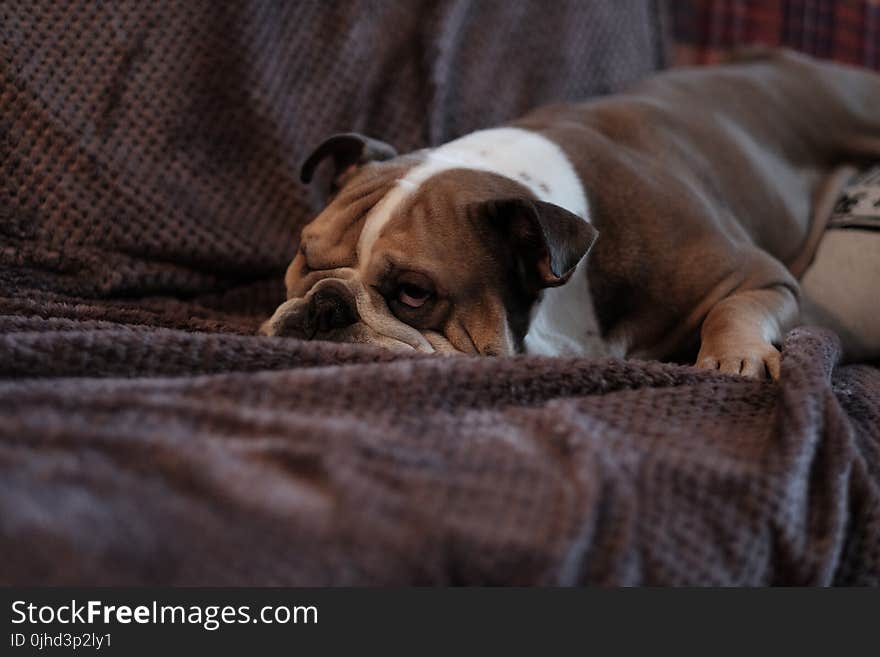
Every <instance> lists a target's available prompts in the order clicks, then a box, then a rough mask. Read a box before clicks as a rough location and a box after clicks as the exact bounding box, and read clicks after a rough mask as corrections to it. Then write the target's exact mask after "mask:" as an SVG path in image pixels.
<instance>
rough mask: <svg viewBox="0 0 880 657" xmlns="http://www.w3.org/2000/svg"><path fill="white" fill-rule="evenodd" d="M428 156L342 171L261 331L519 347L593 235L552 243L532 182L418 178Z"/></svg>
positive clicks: (472, 350) (448, 173)
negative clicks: (544, 293) (533, 313)
mask: <svg viewBox="0 0 880 657" xmlns="http://www.w3.org/2000/svg"><path fill="white" fill-rule="evenodd" d="M419 163H420V157H419V155H418V154H416V155H412V156H406V157H398V158H394V159H392V160H389V161H386V162H381V163H377V162H371V163H368V164H365V165H363V166H359V167H356V168H355V167H352V168H350V169H349V171H348V172H347V173H346V175H344V176H342V177H341V178H340V179H339V180H338V185H339V191H338V192H337V193H336V195H335V196H334V197H333V198H332V200H331V201H330V203H329V204H328V205H327V207H326V208H325V209H324V211H323V212H321V213H320V214H319V215H318V216H317V217H316V218H315V219H314V220H313V221H312V222H311V223H310V224H308V225H307V226H306V227H305V228H304V229H303V232H302V237H301V241H300V247H299V251H298V252H297V254H296V256H295V258H294V259H293V261H292V262H291V264H290V266H289V267H288V269H287V274H286V276H285V283H286V286H287V297H288V300H287V301H286V302H285V303H283V304H282V305H281V306H279V308H278V309H277V310H276V311H275V314H274V315H273V316H272V317H271V318H270V319H269V320H267V321H266V322H265V323H264V325H263V327H262V328H261V332H263V333H265V334H268V335H289V336H293V337H298V338H302V339H320V340H331V341H343V342H360V343H370V344H377V345H381V346H385V347H389V348H396V349H414V350H417V351H423V352H452V353H456V352H457V353H465V354H481V355H503V354H511V353H515V352H516V351H518V350H519V349H520V345H521V343H522V339H523V337H524V335H525V333H526V330H527V327H528V317H529V312H530V310H531V308H532V306H533V305H534V303H535V301H536V299H537V298H538V296H539V294H540V291H541V289H543V288H544V287H547V286H548V285H558V284H561V283H563V282H564V281H565V280H566V278H567V276H568V275H569V274H570V270H571V269H572V268H573V266H574V264H576V262H577V260H578V259H579V258H580V256H581V255H583V252H584V251H585V250H586V248H588V246H589V243H591V241H592V236H585V235H569V237H570V238H572V237H573V239H569V240H568V241H569V242H572V241H573V242H578V244H577V245H576V246H575V248H574V249H573V250H571V249H569V250H566V249H560V248H556V247H555V246H554V244H553V243H552V240H551V243H550V244H549V245H548V242H547V239H546V235H545V234H544V232H543V231H542V227H541V224H540V219H539V215H540V214H542V213H541V212H539V210H538V207H539V206H540V205H541V202H540V201H538V200H537V199H535V198H534V196H533V195H532V194H531V192H530V191H529V190H528V189H527V188H525V187H524V186H522V185H520V184H519V183H517V182H516V181H514V180H512V179H509V178H506V177H504V176H501V175H498V174H495V173H491V172H488V171H479V170H474V169H465V168H459V169H446V170H444V171H440V172H437V173H434V174H430V175H428V176H427V177H425V179H424V180H418V182H417V184H414V183H413V182H412V179H413V177H412V176H408V175H407V174H408V172H411V171H413V169H414V168H416V167H418V165H419ZM544 205H549V204H544ZM554 207H555V206H554ZM555 209H556V210H558V211H559V212H560V213H565V211H564V210H561V208H555ZM551 214H552V213H551ZM565 214H567V213H565ZM569 219H571V217H564V218H563V222H562V223H565V221H567V220H569ZM574 220H575V222H576V223H577V224H579V225H583V224H584V222H582V221H580V220H579V219H577V218H574ZM588 238H589V243H587V244H586V246H583V248H581V246H582V245H581V244H580V243H582V242H584V241H585V240H587V239H588ZM578 249H580V253H579V254H578V253H576V251H578ZM568 251H571V253H568ZM556 252H564V253H563V255H562V256H559V255H558V253H556ZM563 256H564V257H563ZM554 257H555V259H556V262H554ZM554 271H555V272H556V273H554Z"/></svg>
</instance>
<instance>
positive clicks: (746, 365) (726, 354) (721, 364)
mask: <svg viewBox="0 0 880 657" xmlns="http://www.w3.org/2000/svg"><path fill="white" fill-rule="evenodd" d="M780 361H781V356H780V354H779V351H778V350H777V349H776V347H774V346H773V345H772V344H770V343H769V342H764V341H750V342H732V341H731V342H722V341H716V342H709V343H707V342H705V341H704V342H703V345H702V346H701V347H700V353H699V355H698V356H697V363H696V366H697V367H700V368H703V369H707V370H718V371H719V372H727V373H730V374H741V375H742V376H746V377H749V378H750V379H767V378H771V379H773V380H774V381H775V380H776V379H778V378H779V364H780Z"/></svg>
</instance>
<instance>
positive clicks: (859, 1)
mask: <svg viewBox="0 0 880 657" xmlns="http://www.w3.org/2000/svg"><path fill="white" fill-rule="evenodd" d="M668 1H669V8H670V15H671V18H672V27H673V34H674V42H675V43H674V53H673V61H674V63H676V64H710V63H712V62H715V61H718V59H719V58H721V57H722V56H723V55H724V54H725V53H726V52H728V51H729V50H731V49H732V48H734V47H736V46H741V45H746V44H757V43H761V44H766V45H773V46H788V47H789V48H794V49H795V50H800V51H802V52H806V53H809V54H811V55H814V56H816V57H821V58H824V59H834V60H837V61H840V62H845V63H848V64H857V65H862V66H866V67H868V68H873V69H878V70H880V0H668Z"/></svg>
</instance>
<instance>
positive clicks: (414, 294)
mask: <svg viewBox="0 0 880 657" xmlns="http://www.w3.org/2000/svg"><path fill="white" fill-rule="evenodd" d="M430 298H431V292H430V291H429V290H426V289H425V288H423V287H419V286H418V285H414V284H412V283H402V284H401V285H400V286H399V287H398V288H397V300H398V301H399V302H400V303H402V304H403V305H404V306H409V307H410V308H419V307H421V306H423V305H424V303H425V302H426V301H427V300H428V299H430Z"/></svg>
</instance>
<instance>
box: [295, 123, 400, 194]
mask: <svg viewBox="0 0 880 657" xmlns="http://www.w3.org/2000/svg"><path fill="white" fill-rule="evenodd" d="M328 157H332V158H333V164H334V166H335V168H336V171H335V172H334V174H333V177H334V179H335V178H338V177H339V176H340V175H341V174H342V173H344V172H345V171H346V170H347V169H349V168H350V167H353V166H359V165H361V164H365V163H367V162H370V161H373V160H378V161H381V160H390V159H391V158H393V157H397V151H396V150H394V147H393V146H389V145H388V144H386V143H385V142H382V141H379V140H377V139H372V138H370V137H366V136H364V135H361V134H358V133H356V132H345V133H341V134H338V135H333V136H332V137H328V138H327V139H325V140H324V141H323V142H321V144H320V145H319V146H318V147H317V148H316V149H315V150H314V151H312V154H311V155H309V157H308V159H306V161H305V163H303V165H302V169H301V170H300V174H299V177H300V180H302V181H303V182H304V183H309V182H311V180H312V176H313V175H314V173H315V169H317V168H318V165H319V164H321V162H323V161H324V160H325V159H326V158H328Z"/></svg>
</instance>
